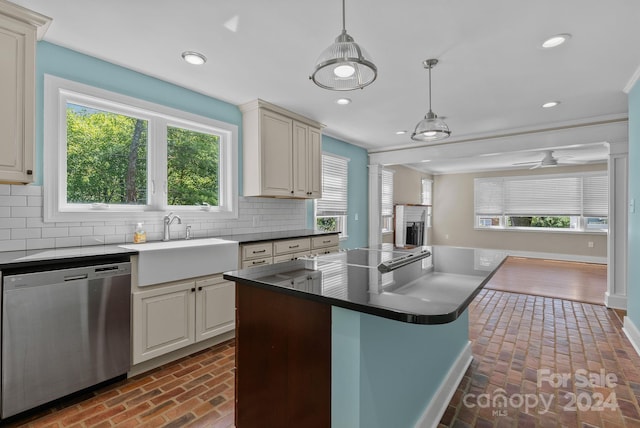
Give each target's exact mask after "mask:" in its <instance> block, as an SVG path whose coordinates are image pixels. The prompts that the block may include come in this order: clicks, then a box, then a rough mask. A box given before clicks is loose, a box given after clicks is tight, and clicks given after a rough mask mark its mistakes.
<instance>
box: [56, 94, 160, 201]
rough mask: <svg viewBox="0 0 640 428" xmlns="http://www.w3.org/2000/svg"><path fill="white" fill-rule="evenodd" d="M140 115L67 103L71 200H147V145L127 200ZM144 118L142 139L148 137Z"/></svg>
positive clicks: (140, 150) (141, 149) (141, 150)
mask: <svg viewBox="0 0 640 428" xmlns="http://www.w3.org/2000/svg"><path fill="white" fill-rule="evenodd" d="M137 120H138V119H135V118H132V117H127V116H123V115H119V114H114V113H109V112H103V111H98V110H93V109H88V108H84V107H81V106H76V105H69V106H68V107H67V201H68V202H71V203H107V204H121V203H140V204H145V203H146V190H147V167H146V165H147V146H146V144H144V143H143V144H140V145H139V146H138V153H137V162H136V165H135V167H136V168H135V186H136V189H137V194H138V197H137V198H136V200H134V201H127V196H126V178H127V169H128V160H129V152H130V149H131V142H132V136H133V131H134V128H135V125H136V121H137ZM142 122H143V128H142V133H141V136H140V140H141V141H146V140H147V122H146V121H142Z"/></svg>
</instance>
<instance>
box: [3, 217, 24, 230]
mask: <svg viewBox="0 0 640 428" xmlns="http://www.w3.org/2000/svg"><path fill="white" fill-rule="evenodd" d="M26 225H27V221H26V219H24V218H9V217H8V218H0V229H13V228H21V227H26Z"/></svg>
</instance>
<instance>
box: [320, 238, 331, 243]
mask: <svg viewBox="0 0 640 428" xmlns="http://www.w3.org/2000/svg"><path fill="white" fill-rule="evenodd" d="M329 242H331V239H329V240H328V241H322V243H323V244H328V243H329Z"/></svg>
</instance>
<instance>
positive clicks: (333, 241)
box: [311, 235, 339, 249]
mask: <svg viewBox="0 0 640 428" xmlns="http://www.w3.org/2000/svg"><path fill="white" fill-rule="evenodd" d="M338 243H339V240H338V235H325V236H314V237H313V238H311V245H312V248H313V249H316V248H324V247H335V246H337V245H338Z"/></svg>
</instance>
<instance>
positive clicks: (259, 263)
mask: <svg viewBox="0 0 640 428" xmlns="http://www.w3.org/2000/svg"><path fill="white" fill-rule="evenodd" d="M272 263H273V258H271V257H264V258H262V259H255V260H245V261H243V262H242V269H246V268H250V267H254V266H264V265H270V264H272Z"/></svg>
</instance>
